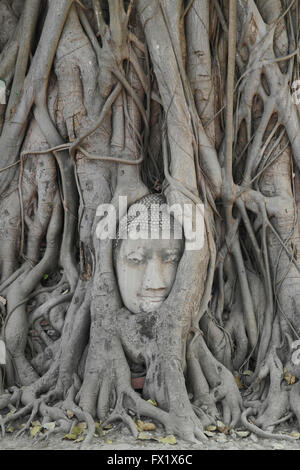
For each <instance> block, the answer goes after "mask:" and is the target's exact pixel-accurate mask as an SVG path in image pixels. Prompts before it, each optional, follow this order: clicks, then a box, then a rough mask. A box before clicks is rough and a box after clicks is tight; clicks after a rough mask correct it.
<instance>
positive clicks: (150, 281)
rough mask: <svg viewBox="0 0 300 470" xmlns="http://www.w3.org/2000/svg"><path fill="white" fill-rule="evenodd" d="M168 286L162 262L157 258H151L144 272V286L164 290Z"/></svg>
mask: <svg viewBox="0 0 300 470" xmlns="http://www.w3.org/2000/svg"><path fill="white" fill-rule="evenodd" d="M166 287H167V285H166V282H165V280H164V276H163V272H162V266H161V263H160V262H159V260H158V259H157V258H153V259H151V260H149V261H148V263H147V267H146V270H145V274H144V279H143V288H144V289H145V290H155V291H159V290H161V291H162V292H163V291H164V290H165V289H166Z"/></svg>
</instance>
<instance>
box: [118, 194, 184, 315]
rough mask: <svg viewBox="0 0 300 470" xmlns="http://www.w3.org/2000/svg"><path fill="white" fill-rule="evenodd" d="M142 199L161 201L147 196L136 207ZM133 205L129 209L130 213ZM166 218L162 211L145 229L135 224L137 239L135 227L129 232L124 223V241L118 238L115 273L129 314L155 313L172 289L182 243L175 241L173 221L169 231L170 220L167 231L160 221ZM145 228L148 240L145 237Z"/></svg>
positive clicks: (129, 227)
mask: <svg viewBox="0 0 300 470" xmlns="http://www.w3.org/2000/svg"><path fill="white" fill-rule="evenodd" d="M159 198H160V199H159ZM145 200H146V203H147V205H148V204H149V201H150V204H151V200H153V201H154V204H157V203H158V201H159V203H161V202H162V201H163V199H162V197H161V196H159V197H158V195H150V196H146V197H145V198H142V199H141V200H140V201H138V203H139V205H140V204H143V203H144V201H145ZM134 206H135V205H133V206H131V208H130V209H131V213H132V210H133V209H134ZM167 216H168V218H169V214H168V215H167V214H166V213H164V210H162V212H161V215H160V218H159V220H157V219H156V220H154V221H153V220H150V219H149V218H148V221H147V223H148V227H145V224H144V223H143V222H142V223H141V224H137V225H138V227H139V228H140V230H139V231H138V238H136V228H137V225H135V226H134V228H135V229H134V230H133V228H132V223H131V224H130V223H129V224H128V223H127V239H122V240H120V239H119V241H118V244H117V248H115V253H114V259H115V270H116V275H117V279H118V284H119V290H120V294H121V297H122V300H123V303H124V305H125V307H126V308H127V309H128V310H130V311H131V312H132V313H140V312H144V313H151V312H153V311H156V310H157V309H158V308H159V307H160V306H161V305H162V303H163V302H164V300H165V299H166V298H167V297H168V295H169V293H170V291H171V289H172V286H173V283H174V280H175V277H176V272H177V266H178V263H179V261H180V258H181V256H182V252H183V246H184V241H183V240H182V237H181V238H180V239H179V238H175V233H177V236H178V231H177V232H176V231H175V229H174V219H173V228H172V221H171V230H170V229H169V225H168V224H166V223H165V222H164V221H166V217H167ZM128 220H130V217H129V212H128ZM169 220H170V218H169ZM131 222H132V220H131ZM149 228H150V229H151V234H152V235H153V236H152V237H151V235H150V236H149ZM177 230H178V227H177ZM180 231H181V227H180Z"/></svg>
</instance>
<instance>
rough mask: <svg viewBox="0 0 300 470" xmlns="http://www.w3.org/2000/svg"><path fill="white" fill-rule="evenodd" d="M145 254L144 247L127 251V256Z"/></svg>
mask: <svg viewBox="0 0 300 470" xmlns="http://www.w3.org/2000/svg"><path fill="white" fill-rule="evenodd" d="M137 254H138V255H144V254H145V249H144V248H143V247H138V248H135V249H133V250H131V251H129V252H128V253H126V256H132V255H137Z"/></svg>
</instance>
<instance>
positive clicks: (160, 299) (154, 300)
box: [141, 295, 165, 302]
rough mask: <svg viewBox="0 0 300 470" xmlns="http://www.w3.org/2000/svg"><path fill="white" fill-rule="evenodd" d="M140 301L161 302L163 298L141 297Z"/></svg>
mask: <svg viewBox="0 0 300 470" xmlns="http://www.w3.org/2000/svg"><path fill="white" fill-rule="evenodd" d="M141 300H146V301H147V302H163V301H164V300H165V297H155V296H150V295H142V296H141Z"/></svg>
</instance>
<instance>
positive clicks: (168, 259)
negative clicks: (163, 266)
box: [163, 252, 180, 263]
mask: <svg viewBox="0 0 300 470" xmlns="http://www.w3.org/2000/svg"><path fill="white" fill-rule="evenodd" d="M179 259H180V254H179V253H178V252H174V253H166V254H165V255H164V256H163V262H164V263H177V262H178V261H179Z"/></svg>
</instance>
